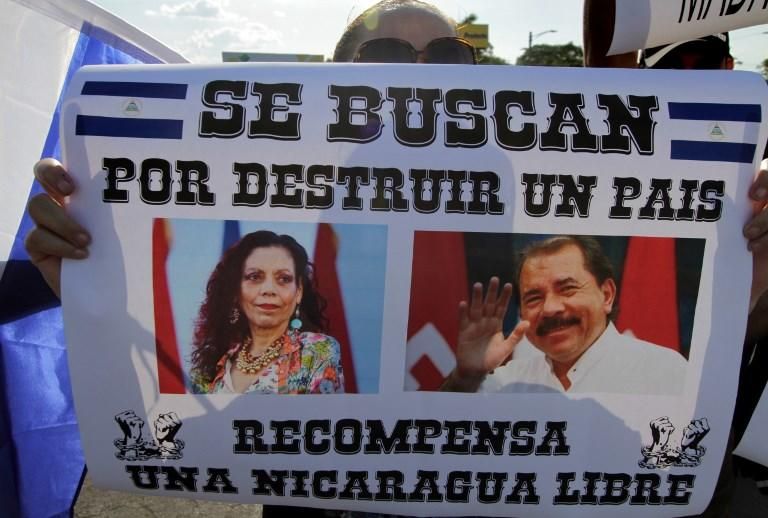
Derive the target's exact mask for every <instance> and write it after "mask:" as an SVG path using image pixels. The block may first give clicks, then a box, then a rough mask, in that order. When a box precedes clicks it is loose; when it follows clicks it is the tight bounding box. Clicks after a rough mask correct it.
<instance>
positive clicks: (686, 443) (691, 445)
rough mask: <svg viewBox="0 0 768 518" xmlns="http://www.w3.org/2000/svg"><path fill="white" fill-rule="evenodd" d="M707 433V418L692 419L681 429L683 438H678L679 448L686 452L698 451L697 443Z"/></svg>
mask: <svg viewBox="0 0 768 518" xmlns="http://www.w3.org/2000/svg"><path fill="white" fill-rule="evenodd" d="M708 433H709V423H708V422H707V419H706V418H702V419H694V420H693V421H691V422H690V424H689V425H688V426H686V427H685V430H683V438H682V439H680V449H681V450H682V451H683V453H686V454H690V453H694V452H698V450H699V443H700V442H701V440H702V439H703V438H704V436H705V435H707V434H708Z"/></svg>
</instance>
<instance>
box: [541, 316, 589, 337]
mask: <svg viewBox="0 0 768 518" xmlns="http://www.w3.org/2000/svg"><path fill="white" fill-rule="evenodd" d="M580 323H581V319H580V318H579V317H577V316H572V317H562V316H554V317H545V318H544V319H543V320H542V321H541V322H540V323H539V325H538V326H536V335H537V336H544V335H546V334H547V333H549V332H550V331H552V330H553V329H557V328H559V327H567V326H573V325H578V324H580Z"/></svg>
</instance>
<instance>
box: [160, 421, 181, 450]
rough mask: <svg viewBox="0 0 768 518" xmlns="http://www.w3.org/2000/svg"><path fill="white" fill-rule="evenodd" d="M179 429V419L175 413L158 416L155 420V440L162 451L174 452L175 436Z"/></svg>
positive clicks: (175, 447)
mask: <svg viewBox="0 0 768 518" xmlns="http://www.w3.org/2000/svg"><path fill="white" fill-rule="evenodd" d="M179 428H181V419H179V416H178V415H176V413H175V412H168V413H167V414H160V415H158V416H157V419H155V438H156V439H157V444H158V446H160V448H161V449H163V450H168V451H176V449H177V446H176V442H175V439H176V434H177V433H178V431H179Z"/></svg>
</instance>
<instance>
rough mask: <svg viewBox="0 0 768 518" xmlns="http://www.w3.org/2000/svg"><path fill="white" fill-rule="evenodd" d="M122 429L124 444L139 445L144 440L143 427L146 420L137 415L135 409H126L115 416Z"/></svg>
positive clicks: (127, 445) (128, 445)
mask: <svg viewBox="0 0 768 518" xmlns="http://www.w3.org/2000/svg"><path fill="white" fill-rule="evenodd" d="M115 421H117V424H118V426H120V430H122V432H123V434H124V437H123V445H124V446H126V447H132V446H138V445H140V444H141V443H142V442H143V441H142V429H143V428H144V420H143V419H142V418H141V417H139V416H137V415H136V414H135V413H134V412H133V410H126V411H125V412H120V413H119V414H117V415H116V416H115Z"/></svg>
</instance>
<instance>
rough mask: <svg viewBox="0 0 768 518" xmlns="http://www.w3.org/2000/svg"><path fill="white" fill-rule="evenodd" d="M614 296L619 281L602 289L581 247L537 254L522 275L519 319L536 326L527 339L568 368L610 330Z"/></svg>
mask: <svg viewBox="0 0 768 518" xmlns="http://www.w3.org/2000/svg"><path fill="white" fill-rule="evenodd" d="M615 296H616V284H615V283H614V281H613V280H612V279H608V280H606V281H605V282H603V284H602V285H598V283H597V280H596V279H595V277H594V276H593V275H592V274H591V273H589V271H588V270H587V269H586V268H585V266H584V256H583V254H582V252H581V249H580V248H579V247H578V246H576V245H571V244H569V245H565V246H564V247H562V248H561V249H559V250H557V251H555V252H553V253H549V254H541V255H536V256H533V257H531V258H529V259H527V260H526V261H525V263H524V264H523V267H522V270H521V271H520V315H521V317H522V319H523V320H527V321H528V322H530V324H531V326H530V328H529V331H528V333H527V336H528V339H529V340H530V341H531V343H532V344H533V345H535V346H536V347H537V348H539V349H540V350H541V351H543V352H544V354H546V355H547V356H548V357H549V358H550V360H552V361H554V362H556V363H559V364H561V365H565V366H566V367H568V368H570V366H571V365H573V363H575V362H576V360H578V359H579V357H580V356H581V355H582V354H583V353H584V351H586V350H587V349H588V348H589V346H590V345H592V344H593V343H594V342H595V340H597V338H598V337H599V336H600V335H601V334H602V332H603V331H604V330H605V328H606V325H607V324H608V314H609V313H610V312H611V309H612V308H613V301H614V297H615Z"/></svg>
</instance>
